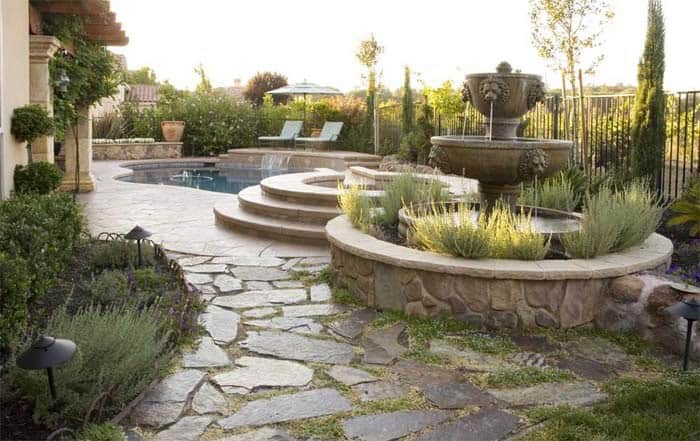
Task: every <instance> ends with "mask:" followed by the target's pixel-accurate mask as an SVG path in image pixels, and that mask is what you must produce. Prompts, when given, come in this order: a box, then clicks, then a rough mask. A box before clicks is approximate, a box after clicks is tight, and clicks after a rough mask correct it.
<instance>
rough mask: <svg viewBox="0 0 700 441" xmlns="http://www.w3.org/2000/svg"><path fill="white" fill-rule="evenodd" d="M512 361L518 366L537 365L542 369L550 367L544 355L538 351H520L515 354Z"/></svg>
mask: <svg viewBox="0 0 700 441" xmlns="http://www.w3.org/2000/svg"><path fill="white" fill-rule="evenodd" d="M510 361H511V362H513V363H514V364H516V365H518V366H527V367H536V368H540V369H546V368H548V367H550V366H549V364H548V363H547V360H546V359H545V357H544V355H542V354H538V353H536V352H518V353H516V354H513V356H512V357H511V358H510Z"/></svg>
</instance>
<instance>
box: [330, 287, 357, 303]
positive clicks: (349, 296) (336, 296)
mask: <svg viewBox="0 0 700 441" xmlns="http://www.w3.org/2000/svg"><path fill="white" fill-rule="evenodd" d="M331 301H332V302H333V303H336V304H339V305H348V306H364V303H363V302H362V299H360V298H359V297H357V296H356V295H355V294H353V293H351V292H350V291H348V290H347V289H346V288H333V291H332V292H331Z"/></svg>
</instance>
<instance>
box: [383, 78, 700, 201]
mask: <svg viewBox="0 0 700 441" xmlns="http://www.w3.org/2000/svg"><path fill="white" fill-rule="evenodd" d="M633 107H634V95H593V96H585V97H584V98H583V103H582V102H581V99H580V97H570V98H567V99H562V98H561V96H559V95H552V96H549V97H547V98H546V99H545V101H544V102H543V103H539V104H538V105H537V106H536V107H535V108H534V109H532V110H531V111H530V112H528V113H527V114H526V115H525V116H524V118H523V124H521V126H520V127H519V130H518V132H519V133H518V135H519V136H525V137H529V138H545V139H569V140H572V141H573V142H574V148H573V149H572V153H571V159H572V161H573V162H575V163H576V164H579V165H581V166H584V167H585V168H586V169H587V170H589V172H590V173H591V174H594V175H597V174H602V173H605V172H607V171H609V170H622V169H628V167H629V161H630V159H631V148H632V146H631V141H630V139H631V137H630V135H631V133H630V132H631V126H632V115H633ZM414 113H415V114H418V109H416V112H414ZM582 115H583V118H581V116H582ZM378 119H379V125H380V130H379V133H380V135H379V137H380V138H379V139H380V146H382V147H383V148H384V149H385V150H391V149H396V148H398V146H399V145H400V142H401V137H402V133H401V106H400V105H395V106H387V107H382V108H380V110H379V118H378ZM584 123H585V124H584ZM433 124H434V126H435V134H436V135H461V134H464V135H466V136H481V135H484V134H485V133H486V120H485V118H484V117H483V116H482V115H481V114H480V113H479V112H477V111H476V109H475V108H474V107H473V106H471V105H467V109H466V110H465V112H464V113H462V114H457V115H449V116H448V115H440V114H436V115H435V117H434V121H433ZM664 150H665V154H664V166H663V167H662V169H661V170H660V171H659V177H658V182H657V188H658V191H659V194H660V195H662V196H663V197H665V198H667V199H673V198H675V197H677V196H678V195H679V194H680V193H681V192H682V190H683V188H684V186H685V184H686V183H687V182H688V180H689V179H690V177H691V176H692V175H694V174H695V175H697V174H698V170H699V169H698V160H699V159H700V91H688V92H677V93H669V94H667V95H666V145H665V146H664Z"/></svg>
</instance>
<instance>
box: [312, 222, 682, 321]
mask: <svg viewBox="0 0 700 441" xmlns="http://www.w3.org/2000/svg"><path fill="white" fill-rule="evenodd" d="M326 236H327V238H328V241H329V242H330V244H331V259H332V261H331V265H332V268H333V273H334V277H335V279H336V281H337V282H338V283H339V284H340V285H341V286H346V287H347V288H348V289H349V290H350V291H351V292H352V293H354V294H355V295H356V296H358V297H359V298H361V299H362V300H363V301H365V302H367V304H368V305H370V306H374V307H377V308H380V309H391V310H397V311H402V312H404V313H407V314H414V315H422V316H441V315H451V316H454V317H456V318H457V319H459V320H462V321H464V322H466V323H469V324H471V325H475V326H482V325H485V326H490V327H494V328H507V329H515V328H521V329H525V328H537V327H561V328H570V327H575V326H580V325H584V324H587V323H590V322H592V321H593V320H594V319H595V317H596V315H597V314H598V313H599V312H600V308H601V304H602V302H601V299H602V297H603V294H604V293H605V291H606V289H607V287H608V285H609V284H610V281H611V280H612V279H614V278H617V277H620V276H624V275H628V274H633V273H637V272H641V271H646V270H654V269H660V270H665V269H666V268H667V267H668V265H669V263H670V259H671V254H672V252H673V245H672V244H671V241H670V240H668V239H667V238H665V237H663V236H661V235H659V234H652V235H651V236H649V238H648V239H647V240H646V241H645V242H644V243H643V244H642V245H641V246H639V247H633V248H630V249H628V250H625V251H624V252H620V253H614V254H608V255H605V256H600V257H597V258H594V259H570V260H558V259H553V260H538V261H519V260H509V259H478V260H476V259H462V258H456V257H450V256H444V255H439V254H435V253H430V252H427V251H421V250H417V249H413V248H408V247H405V246H401V245H394V244H391V243H388V242H385V241H382V240H379V239H377V238H375V237H373V236H371V235H369V234H365V233H363V232H361V231H359V230H357V229H354V228H353V227H352V225H351V224H350V222H349V221H348V220H347V218H346V217H345V216H339V217H337V218H335V219H333V220H331V221H330V222H329V223H328V224H327V225H326Z"/></svg>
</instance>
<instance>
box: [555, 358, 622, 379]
mask: <svg viewBox="0 0 700 441" xmlns="http://www.w3.org/2000/svg"><path fill="white" fill-rule="evenodd" d="M557 367H558V368H559V369H566V370H569V371H571V372H573V373H575V374H576V375H578V376H579V377H583V378H586V379H588V380H593V381H605V380H609V379H610V378H612V377H614V376H615V374H614V373H613V372H612V371H610V370H609V369H608V368H606V367H605V366H603V365H602V364H600V363H598V362H597V361H595V360H589V359H587V358H580V357H573V358H567V359H564V360H561V361H560V362H559V363H558V364H557Z"/></svg>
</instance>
